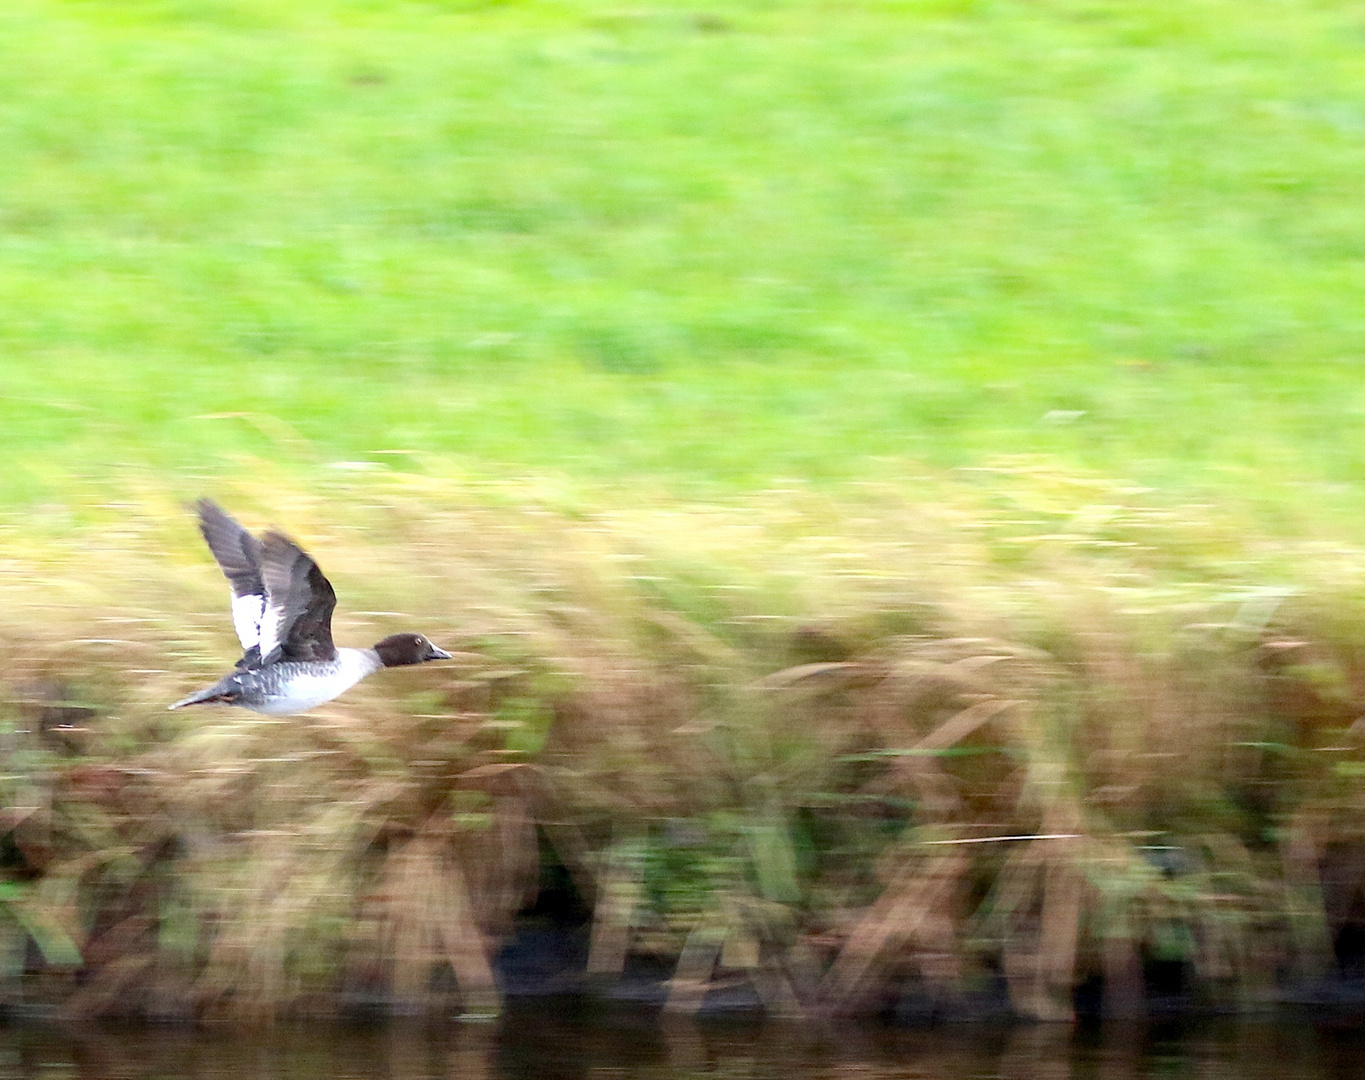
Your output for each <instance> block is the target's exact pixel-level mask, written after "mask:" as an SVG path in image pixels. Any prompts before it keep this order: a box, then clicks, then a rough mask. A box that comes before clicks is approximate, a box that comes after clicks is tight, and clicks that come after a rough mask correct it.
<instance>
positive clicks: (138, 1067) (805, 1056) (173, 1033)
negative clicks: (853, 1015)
mask: <svg viewBox="0 0 1365 1080" xmlns="http://www.w3.org/2000/svg"><path fill="white" fill-rule="evenodd" d="M229 1077H231V1078H233V1080H285V1078H289V1080H296V1078H297V1080H378V1078H383V1080H434V1078H438V1077H439V1078H442V1080H633V1078H636V1077H639V1078H642V1080H700V1078H723V1080H914V1078H920V1077H923V1078H926V1080H929V1078H932V1080H1147V1078H1161V1080H1179V1078H1184V1077H1190V1078H1194V1077H1198V1078H1200V1080H1204V1078H1215V1080H1217V1078H1226V1080H1261V1078H1264V1080H1346V1078H1350V1080H1357V1078H1359V1077H1365V1027H1349V1026H1348V1027H1337V1028H1332V1029H1324V1028H1319V1027H1314V1026H1312V1025H1309V1024H1306V1023H1303V1024H1300V1023H1287V1022H1284V1021H1278V1022H1269V1021H1237V1022H1234V1021H1201V1022H1198V1023H1195V1022H1183V1023H1179V1024H1176V1023H1167V1024H1160V1025H1142V1026H1139V1025H1128V1026H1123V1027H1105V1028H1096V1029H1084V1030H1081V1031H1079V1032H1075V1033H1073V1032H1072V1031H1070V1030H1068V1029H1066V1028H1064V1027H1061V1026H1059V1025H1002V1026H982V1025H975V1024H959V1025H945V1026H942V1027H938V1028H934V1029H930V1030H924V1031H904V1030H888V1029H883V1028H877V1027H871V1026H864V1025H854V1024H823V1023H816V1022H811V1023H801V1024H794V1023H769V1024H740V1023H724V1024H709V1025H701V1026H698V1025H696V1024H693V1023H691V1022H688V1021H675V1020H672V1019H669V1018H660V1017H658V1016H653V1015H641V1014H623V1013H615V1014H610V1013H608V1014H604V1013H602V1012H601V1011H600V1010H592V1011H590V1010H586V1009H584V1008H582V1007H580V1006H577V1005H575V1004H572V1003H568V1004H557V1005H556V1004H546V1003H539V1004H537V1005H536V1006H535V1007H533V1008H516V1009H513V1010H511V1011H509V1012H508V1013H507V1014H505V1015H504V1016H503V1018H502V1019H501V1020H499V1021H497V1022H496V1023H486V1024H463V1023H462V1024H440V1025H436V1024H418V1023H394V1024H388V1025H383V1026H375V1027H334V1026H321V1025H312V1026H292V1025H281V1026H277V1027H274V1028H270V1029H265V1030H256V1031H253V1032H248V1033H243V1032H241V1031H226V1030H212V1029H211V1030H206V1031H205V1030H191V1029H185V1028H157V1027H153V1028H129V1027H98V1028H96V1027H91V1026H79V1027H74V1026H66V1027H62V1026H51V1025H48V1026H41V1027H40V1026H22V1027H20V1026H13V1027H8V1028H0V1080H12V1078H13V1080H18V1078H24V1080H29V1078H33V1080H65V1078H72V1080H76V1078H80V1080H87V1078H88V1080H134V1078H137V1080H141V1078H146V1080H227V1078H229Z"/></svg>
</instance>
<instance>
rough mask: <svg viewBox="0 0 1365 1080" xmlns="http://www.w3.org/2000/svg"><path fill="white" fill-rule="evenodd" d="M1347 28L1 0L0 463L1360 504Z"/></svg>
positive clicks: (1211, 11)
mask: <svg viewBox="0 0 1365 1080" xmlns="http://www.w3.org/2000/svg"><path fill="white" fill-rule="evenodd" d="M1362 41H1365V16H1363V15H1362V14H1361V11H1360V9H1359V7H1358V6H1357V5H1353V4H1349V3H1344V2H1339V3H1333V2H1321V3H1312V2H1282V0H1251V2H1231V0H1192V2H1189V3H1182V4H1179V5H1172V4H1169V3H1163V2H1130V3H1124V4H1112V3H1100V2H1091V0H1034V2H1027V3H1025V2H1011V0H922V2H916V0H902V2H890V0H881V2H878V0H862V2H847V3H832V2H831V3H815V2H811V3H782V2H776V0H771V2H766V0H752V2H733V0H732V2H728V3H725V4H723V5H712V6H706V5H700V6H698V5H689V4H667V3H648V4H631V5H620V4H613V3H600V2H591V0H584V2H567V0H565V2H557V3H552V2H525V3H516V2H514V3H492V4H479V3H461V2H458V0H446V2H438V0H432V2H430V3H418V2H412V3H384V2H378V0H369V2H365V0H350V2H348V0H295V2H291V3H289V4H279V3H267V2H265V0H65V2H58V0H13V2H11V3H7V4H6V5H4V8H3V11H0V146H3V148H4V151H3V155H0V312H3V318H0V453H2V454H3V456H4V460H5V463H6V467H5V479H4V483H3V485H0V492H2V493H3V494H0V500H3V505H7V506H9V507H11V508H14V509H23V508H25V507H30V506H32V505H34V504H37V503H50V502H57V503H60V502H62V501H63V500H75V501H77V502H79V501H81V500H82V499H88V498H95V499H98V498H99V493H100V492H101V491H107V490H108V488H109V485H110V484H111V483H113V484H116V482H117V481H116V478H117V476H118V474H119V472H120V470H125V471H126V470H127V469H129V468H132V469H134V470H136V471H137V472H138V474H139V475H144V476H145V475H150V476H151V477H153V482H154V483H156V484H160V485H163V486H164V487H165V488H166V489H167V490H168V491H171V492H174V493H176V494H178V495H188V494H193V493H197V492H198V491H199V490H200V489H202V488H204V487H205V486H211V485H212V484H213V482H214V478H215V477H216V476H223V475H227V474H231V473H239V472H241V471H242V470H244V469H249V468H251V467H252V464H251V463H252V462H253V460H254V461H260V460H264V459H280V460H281V461H282V463H283V466H284V471H285V472H286V473H290V474H294V475H295V479H296V481H297V482H298V483H299V484H309V483H311V482H312V477H314V476H315V475H316V470H317V469H318V468H319V467H322V466H326V465H328V464H332V463H335V462H351V463H354V462H369V463H371V464H372V465H375V466H383V467H387V468H392V469H398V470H416V471H424V472H433V473H437V474H443V473H446V472H452V471H453V472H457V473H459V474H460V475H462V476H466V477H468V476H472V477H483V476H492V477H507V476H523V475H530V476H537V475H550V476H554V477H559V478H567V481H568V482H569V483H571V484H575V485H587V486H590V487H591V488H593V489H595V490H602V489H604V488H606V489H611V488H624V489H627V490H629V491H634V490H638V489H641V488H645V489H649V490H654V491H658V492H663V493H665V494H666V495H667V496H668V497H677V498H681V499H694V498H706V499H714V498H716V497H728V496H731V495H735V494H741V495H742V494H744V493H746V492H752V491H755V490H759V489H763V488H767V487H769V486H771V485H772V484H773V483H774V481H775V480H781V481H785V480H787V479H791V478H798V479H805V480H810V481H814V482H817V483H820V484H828V485H832V486H833V487H834V488H835V489H838V488H839V487H840V486H841V485H845V484H847V483H848V482H852V481H858V480H865V479H875V480H889V481H891V482H893V483H896V482H903V481H904V482H907V483H908V482H910V480H909V479H908V478H913V477H916V476H921V475H925V474H942V473H943V471H944V470H946V469H955V468H959V467H972V466H978V465H982V464H986V463H990V462H994V461H997V460H999V459H1001V458H1002V457H1010V456H1014V455H1020V454H1023V455H1041V456H1042V460H1045V461H1047V462H1050V463H1053V464H1055V465H1056V466H1057V467H1058V468H1060V469H1063V470H1069V469H1076V470H1082V471H1092V472H1094V473H1098V474H1100V475H1103V476H1112V477H1116V478H1128V479H1131V480H1134V481H1136V482H1138V483H1140V484H1144V485H1148V486H1150V487H1152V488H1155V489H1157V490H1158V491H1159V492H1160V493H1161V497H1162V498H1171V499H1174V500H1177V501H1182V500H1189V499H1196V500H1208V499H1213V500H1215V501H1220V500H1221V501H1227V502H1229V503H1240V504H1244V505H1250V506H1252V507H1253V509H1254V513H1255V515H1256V516H1255V520H1256V521H1257V522H1258V526H1259V527H1263V528H1266V529H1268V530H1270V531H1272V532H1283V531H1288V532H1290V533H1293V534H1310V535H1311V534H1313V533H1315V532H1318V531H1326V532H1328V533H1331V534H1338V533H1341V532H1342V531H1343V530H1344V531H1345V532H1347V533H1350V532H1351V531H1352V530H1354V529H1355V525H1354V524H1353V522H1354V520H1355V519H1357V518H1360V517H1362V512H1363V511H1365V500H1362V497H1361V491H1362V489H1361V486H1360V484H1359V480H1360V478H1361V476H1362V474H1363V473H1365V438H1362V436H1361V434H1360V430H1359V424H1358V420H1359V418H1360V417H1361V416H1362V415H1363V414H1365V381H1363V380H1362V379H1361V378H1360V377H1359V374H1358V369H1359V364H1360V355H1361V354H1360V349H1361V331H1362V329H1365V315H1363V314H1362V313H1363V312H1365V215H1361V214H1360V212H1359V205H1360V204H1359V190H1360V177H1361V176H1362V175H1365V61H1362V59H1361V51H1360V46H1361V43H1362ZM90 480H93V481H94V483H93V485H90V486H88V487H86V486H82V485H81V483H80V482H81V481H90ZM73 481H75V482H76V486H73ZM603 497H604V498H607V496H603Z"/></svg>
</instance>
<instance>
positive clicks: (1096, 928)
mask: <svg viewBox="0 0 1365 1080" xmlns="http://www.w3.org/2000/svg"><path fill="white" fill-rule="evenodd" d="M978 479H979V482H974V484H973V485H960V486H959V487H958V488H957V489H956V490H955V492H954V493H953V494H951V497H950V495H949V494H948V493H947V492H945V491H943V490H930V489H929V488H928V487H926V488H925V490H924V491H923V492H921V494H920V496H917V497H916V498H914V499H907V497H906V495H905V489H904V488H900V489H891V488H887V489H878V488H871V487H869V488H867V489H865V490H863V491H862V492H857V491H854V492H852V493H848V492H845V494H844V495H842V496H840V498H839V500H838V501H837V502H836V501H834V500H831V499H830V498H828V497H827V496H822V495H819V494H817V493H815V492H813V491H811V490H808V489H806V488H804V487H803V486H801V485H792V486H791V487H789V488H787V489H784V490H780V491H771V492H766V493H763V494H760V495H757V496H753V497H751V498H747V499H745V500H743V501H742V502H738V501H737V502H735V503H733V504H730V505H715V506H682V505H677V504H663V503H652V504H651V503H648V502H637V503H635V504H633V505H631V504H625V502H624V500H622V501H620V502H618V503H615V504H613V503H611V502H610V501H609V500H602V501H600V502H598V503H596V504H592V503H591V502H589V501H587V500H585V499H583V498H581V497H579V496H577V495H574V494H573V493H571V492H567V491H564V490H560V489H557V488H555V487H553V486H550V485H545V484H541V485H539V486H537V485H533V484H530V483H525V484H520V485H513V484H501V485H483V486H480V485H476V484H470V483H456V482H453V481H441V480H437V479H431V478H421V477H413V476H405V477H396V476H395V477H379V476H367V477H363V478H338V479H336V480H335V481H333V482H330V483H329V484H323V485H320V486H319V487H318V488H317V489H316V490H314V491H313V492H311V493H308V494H305V493H303V492H301V491H298V490H293V491H289V492H288V493H287V494H284V495H281V494H279V493H275V492H272V493H271V495H270V498H269V501H268V502H267V501H266V497H265V495H264V491H265V488H264V487H256V488H250V487H246V486H243V487H242V488H241V489H240V490H238V491H235V492H234V491H232V490H223V491H215V492H214V494H215V495H216V496H218V497H220V498H222V499H223V501H224V502H225V503H226V504H227V505H229V506H231V507H233V509H234V510H235V511H236V512H238V513H239V514H240V515H241V517H242V518H243V519H244V520H245V521H246V522H248V523H249V524H252V525H261V524H266V523H270V522H274V523H277V524H279V525H281V526H283V527H285V528H286V529H288V530H289V531H290V532H291V533H293V534H294V535H296V536H297V537H298V538H299V539H300V541H301V542H302V543H303V544H304V545H305V546H306V547H307V548H308V549H309V550H310V551H312V552H313V554H314V555H315V556H316V557H317V558H318V560H319V561H320V563H321V564H322V565H323V567H324V568H325V569H326V570H327V572H328V574H329V576H330V577H331V578H332V580H333V582H334V583H335V585H336V587H337V591H338V594H339V596H340V597H341V603H340V607H339V609H338V612H337V619H336V632H337V637H338V640H340V641H343V642H347V643H364V642H367V641H371V640H375V639H377V638H378V637H380V636H382V635H383V634H384V633H386V632H388V631H389V630H390V629H392V628H395V627H407V626H420V627H422V628H423V629H424V630H425V631H426V632H427V633H428V634H429V636H431V637H432V638H433V640H436V641H437V642H439V643H441V644H443V645H444V646H446V647H448V648H450V649H452V651H455V652H456V653H457V658H456V660H455V661H454V662H453V663H451V664H448V665H432V666H430V667H428V668H424V669H415V670H412V671H403V672H390V673H386V674H384V675H382V676H380V677H377V678H375V679H372V680H370V681H368V682H367V683H365V684H363V685H362V686H361V687H358V688H357V689H356V690H354V691H353V692H351V693H350V694H348V695H347V696H345V697H344V698H342V699H341V700H339V701H337V702H333V703H331V704H330V705H329V706H327V707H324V708H322V709H319V710H317V711H316V712H314V713H311V714H308V715H306V716H302V717H295V718H285V719H272V718H264V717H259V716H256V715H254V714H251V713H247V712H240V711H232V710H219V709H204V710H196V711H191V710H186V711H185V712H181V713H176V714H169V713H167V712H166V710H165V705H166V703H167V702H169V701H172V700H174V699H175V698H177V697H178V696H180V695H181V694H182V693H183V692H184V691H185V690H186V689H187V688H188V687H190V686H192V685H195V684H196V683H199V682H202V681H204V680H205V679H206V678H207V677H209V676H210V675H212V674H215V673H216V672H218V671H219V670H221V669H222V668H224V667H225V666H226V665H228V664H229V663H230V662H231V661H232V659H234V658H235V655H236V652H235V642H234V640H233V639H232V636H231V629H230V625H229V620H228V618H227V616H226V604H225V596H224V591H225V590H224V587H223V585H222V582H221V581H220V579H219V578H218V576H217V570H216V568H215V567H214V566H213V565H212V562H211V560H210V559H209V557H208V555H207V554H206V553H205V552H204V551H202V550H201V545H200V543H199V538H198V536H197V534H196V533H195V530H194V525H193V521H192V520H191V518H190V516H189V515H188V514H187V513H186V512H185V511H184V509H183V507H182V506H181V505H180V504H179V503H178V502H177V501H176V500H175V499H174V498H172V497H171V496H170V495H168V494H167V493H166V492H165V491H161V490H157V489H156V488H155V487H153V486H151V485H144V486H138V485H136V484H134V483H132V482H130V484H129V488H128V490H127V491H126V492H125V493H124V494H125V495H126V498H124V500H123V501H122V502H120V503H115V504H107V505H103V506H100V505H95V504H93V503H91V504H88V505H86V506H84V507H82V508H81V511H80V523H79V524H77V525H71V526H69V527H64V528H51V529H46V530H45V529H44V528H43V527H42V526H41V525H34V524H33V520H34V519H29V520H27V521H24V522H21V521H19V520H18V519H10V520H9V521H7V522H5V523H4V526H3V528H4V531H3V534H0V552H2V553H3V554H2V555H0V642H2V643H3V645H0V650H2V654H3V656H4V658H5V659H4V664H3V665H2V666H0V694H2V697H3V700H2V702H0V725H2V726H0V739H2V740H3V741H2V742H0V747H2V749H3V760H4V771H3V778H2V779H0V784H2V785H3V811H2V813H3V817H0V830H3V832H2V834H0V871H2V872H3V880H0V911H3V914H4V916H5V917H4V918H3V919H0V993H3V995H4V997H5V999H6V1000H7V1001H8V1003H9V1004H10V1005H20V1004H35V1003H38V1004H51V1005H55V1006H58V1007H60V1008H62V1009H64V1010H66V1011H67V1012H68V1013H70V1014H72V1015H118V1016H126V1015H133V1016H150V1017H160V1018H184V1019H202V1020H216V1019H221V1020H233V1021H261V1020H266V1019H270V1018H274V1017H278V1016H282V1015H326V1014H331V1013H334V1012H336V1011H337V1010H344V1009H356V1008H359V1009H384V1010H391V1009H398V1010H415V1011H427V1010H435V1011H441V1012H450V1011H453V1010H463V1011H466V1012H476V1013H477V1012H489V1011H493V1010H496V1009H497V1008H498V1006H499V1001H500V991H499V987H498V980H497V977H496V975H495V971H494V958H495V956H496V954H497V951H498V949H499V948H500V946H501V945H502V943H504V942H505V941H506V940H507V938H508V935H509V934H511V933H512V932H513V930H514V928H515V927H516V925H517V924H518V916H519V913H523V912H526V911H527V910H529V909H530V908H531V907H532V906H533V905H534V904H535V902H536V898H537V894H538V892H539V890H540V889H541V887H542V879H543V871H544V867H545V865H546V864H547V863H549V864H553V865H554V866H556V867H562V868H563V871H564V873H565V875H566V876H567V880H568V881H569V882H570V887H571V889H572V891H573V892H575V893H576V894H577V896H578V897H579V898H580V899H581V901H582V904H583V905H584V907H585V909H586V911H587V912H588V913H589V917H588V923H587V930H586V933H587V934H588V938H589V940H588V946H587V971H586V976H587V981H588V984H589V985H596V986H610V985H612V984H613V982H615V981H616V980H618V979H620V978H621V977H622V975H623V973H625V972H627V971H628V970H630V969H631V967H632V965H633V964H635V963H637V962H649V963H653V964H654V965H655V966H656V968H658V969H659V970H667V971H671V972H672V976H671V978H670V979H669V980H668V982H667V985H666V994H667V1008H669V1009H671V1010H675V1011H682V1012H687V1011H692V1010H695V1009H697V1008H699V1007H700V1006H701V1005H702V1003H703V1002H704V1001H705V999H706V995H707V994H708V993H710V992H712V991H715V990H718V989H723V988H725V987H732V986H744V987H747V988H750V989H751V990H752V992H753V993H754V994H756V995H757V997H758V998H759V999H760V1000H761V1001H762V1003H763V1004H764V1006H765V1007H766V1008H767V1009H769V1010H770V1011H771V1012H774V1013H778V1014H787V1015H807V1014H811V1013H840V1014H852V1013H864V1012H875V1011H879V1010H883V1009H886V1008H888V1007H890V1006H892V1005H894V1003H895V1002H896V1001H897V1000H902V999H903V998H904V997H905V995H906V994H907V993H913V994H918V995H920V996H923V997H926V998H927V999H929V1000H932V1001H935V1002H938V1003H940V1005H941V1007H943V1008H946V1009H951V1008H953V1007H954V1003H963V1002H968V1001H970V1000H972V999H973V997H974V996H976V997H979V996H980V995H982V994H984V993H987V992H988V991H989V989H990V988H991V987H998V986H1003V987H1004V988H1005V991H1006V992H1007V994H1008V999H1009V1002H1010V1004H1011V1006H1012V1007H1013V1009H1014V1010H1016V1011H1017V1012H1018V1013H1020V1014H1023V1015H1025V1016H1029V1017H1035V1018H1040V1019H1053V1020H1066V1019H1070V1018H1071V1017H1072V1016H1073V1010H1074V1002H1075V996H1076V992H1077V989H1078V988H1079V987H1083V986H1089V987H1097V988H1098V990H1099V993H1100V995H1101V998H1102V1001H1103V1007H1104V1009H1105V1011H1106V1012H1107V1013H1109V1014H1112V1015H1133V1014H1137V1013H1139V1012H1141V1011H1142V1010H1143V1009H1144V1007H1146V1005H1147V1002H1148V1000H1149V997H1150V991H1151V990H1152V989H1153V986H1154V981H1153V980H1154V976H1153V972H1162V971H1164V972H1168V973H1169V972H1175V973H1177V974H1178V976H1179V980H1180V981H1181V983H1182V985H1184V986H1187V987H1189V988H1192V992H1193V996H1194V997H1195V998H1196V999H1197V1000H1199V1001H1200V1002H1203V1003H1206V1004H1209V1005H1216V1006H1219V1007H1233V1008H1251V1007H1259V1006H1263V1005H1266V1004H1268V1003H1270V1002H1272V1001H1274V1000H1275V999H1276V998H1277V997H1278V996H1279V995H1281V994H1282V993H1283V992H1284V991H1285V989H1286V988H1287V987H1291V986H1303V985H1311V984H1312V983H1313V982H1314V980H1317V979H1320V978H1322V977H1324V976H1327V975H1330V974H1332V973H1334V972H1336V973H1342V972H1344V971H1345V972H1346V973H1348V974H1349V971H1346V969H1345V968H1344V967H1343V965H1345V964H1349V962H1350V961H1351V957H1350V956H1348V955H1347V952H1348V951H1349V950H1347V949H1346V946H1347V945H1349V940H1350V935H1352V934H1358V933H1359V932H1360V928H1361V925H1362V922H1365V919H1363V918H1362V906H1361V905H1362V903H1365V894H1362V891H1361V885H1362V879H1365V802H1363V800H1362V794H1363V793H1365V787H1363V786H1362V779H1361V777H1362V775H1365V752H1363V747H1365V735H1363V734H1362V733H1363V732H1365V724H1362V723H1361V720H1360V719H1359V717H1360V716H1361V713H1362V711H1363V710H1362V708H1361V704H1360V703H1361V701H1362V699H1363V698H1365V642H1362V633H1361V630H1360V627H1361V626H1362V625H1365V623H1363V622H1362V619H1361V616H1362V614H1365V603H1362V600H1365V575H1363V574H1362V571H1363V570H1365V553H1362V552H1359V551H1356V550H1352V549H1349V548H1345V547H1341V546H1335V547H1329V546H1326V545H1311V544H1307V543H1293V544H1291V543H1287V542H1275V543H1273V544H1272V543H1270V542H1264V543H1261V542H1258V541H1254V540H1251V539H1246V538H1245V537H1243V536H1242V534H1240V533H1239V532H1238V531H1237V530H1236V529H1234V528H1232V527H1231V526H1230V525H1228V524H1227V523H1226V522H1220V521H1219V520H1218V519H1217V516H1216V515H1215V514H1214V513H1213V512H1212V511H1209V510H1208V509H1206V508H1196V507H1171V506H1162V505H1160V504H1159V503H1158V502H1156V501H1155V500H1154V499H1153V497H1152V496H1151V495H1150V493H1145V492H1141V491H1135V490H1132V489H1128V488H1124V487H1123V486H1121V485H1118V484H1114V483H1111V482H1109V481H1105V480H1102V479H1098V478H1094V477H1084V476H1074V475H1062V474H1058V473H1056V472H1054V471H1051V470H1049V469H1048V468H1046V467H1044V466H1042V465H1040V464H1038V463H1036V462H1030V461H1027V460H1019V461H1010V462H1004V463H1002V464H1000V465H999V466H998V467H996V468H994V469H992V470H989V471H987V473H984V474H982V476H981V477H979V478H978ZM1344 943H1345V944H1344Z"/></svg>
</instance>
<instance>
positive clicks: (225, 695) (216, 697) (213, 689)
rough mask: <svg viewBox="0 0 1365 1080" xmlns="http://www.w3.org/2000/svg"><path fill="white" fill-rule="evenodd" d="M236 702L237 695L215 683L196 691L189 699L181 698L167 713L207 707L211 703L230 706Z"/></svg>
mask: <svg viewBox="0 0 1365 1080" xmlns="http://www.w3.org/2000/svg"><path fill="white" fill-rule="evenodd" d="M234 700H235V695H234V694H233V693H232V692H231V691H225V690H224V689H223V687H222V685H221V684H220V683H215V684H214V685H213V686H206V687H204V689H202V690H196V691H195V692H194V693H193V694H191V695H190V696H189V697H183V698H181V699H180V700H179V701H177V702H176V703H175V704H174V705H167V706H166V711H167V712H170V711H171V710H172V709H183V708H184V707H185V706H186V705H206V704H208V703H209V702H211V701H222V702H226V703H227V704H229V705H230V704H232V702H233V701H234Z"/></svg>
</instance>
